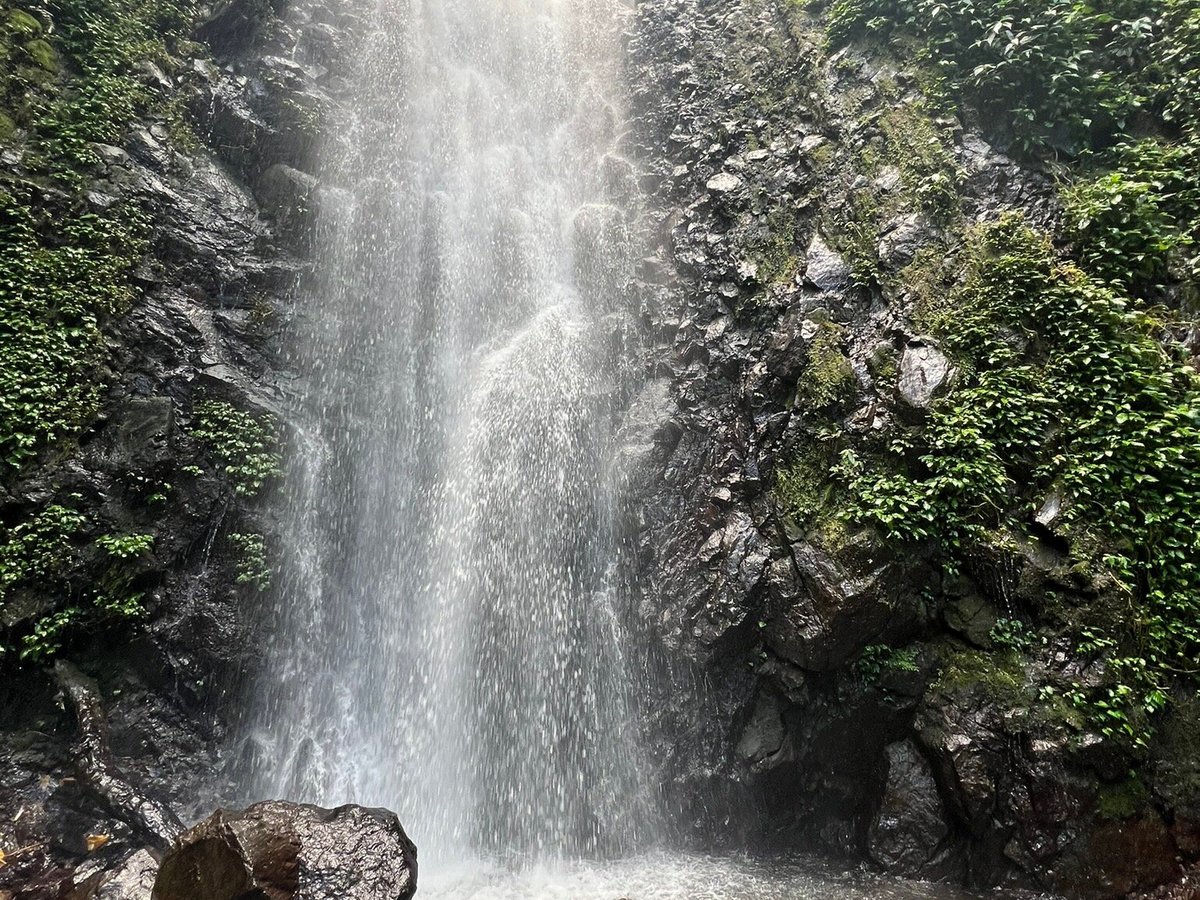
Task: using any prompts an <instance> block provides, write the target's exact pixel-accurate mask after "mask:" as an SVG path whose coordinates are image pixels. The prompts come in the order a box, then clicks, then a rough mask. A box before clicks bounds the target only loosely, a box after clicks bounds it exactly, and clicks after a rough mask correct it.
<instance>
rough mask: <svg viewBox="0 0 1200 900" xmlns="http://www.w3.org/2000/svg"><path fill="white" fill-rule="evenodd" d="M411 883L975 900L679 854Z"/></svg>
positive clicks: (552, 899)
mask: <svg viewBox="0 0 1200 900" xmlns="http://www.w3.org/2000/svg"><path fill="white" fill-rule="evenodd" d="M418 883H419V885H420V888H419V891H418V896H419V897H420V898H421V900H432V898H438V900H969V898H976V897H979V896H980V895H978V894H972V893H967V892H964V891H962V890H959V889H956V888H953V887H949V886H946V885H942V884H932V883H928V882H921V881H903V880H898V879H893V878H885V877H883V876H879V875H875V874H872V873H869V872H866V871H863V870H861V869H853V868H849V869H847V868H841V867H838V866H836V865H834V864H831V863H829V862H827V861H823V860H814V859H789V860H786V861H780V860H769V861H768V860H759V859H751V858H748V857H739V856H730V857H715V856H707V855H702V854H683V853H670V854H667V853H654V854H647V855H645V856H639V857H633V858H630V859H622V860H611V861H604V862H562V863H553V864H548V863H541V864H537V865H533V866H528V867H523V868H520V869H512V868H508V867H505V866H500V865H496V864H492V863H487V862H470V863H459V864H455V865H453V866H436V865H434V864H432V863H431V864H430V865H429V866H427V867H422V868H421V869H420V873H419V877H418ZM992 896H995V895H992Z"/></svg>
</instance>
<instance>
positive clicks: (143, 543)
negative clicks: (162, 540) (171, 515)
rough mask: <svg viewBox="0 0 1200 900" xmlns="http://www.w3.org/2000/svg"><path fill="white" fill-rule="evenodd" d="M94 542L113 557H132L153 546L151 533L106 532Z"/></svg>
mask: <svg viewBox="0 0 1200 900" xmlns="http://www.w3.org/2000/svg"><path fill="white" fill-rule="evenodd" d="M96 544H97V545H98V546H99V547H100V549H101V550H103V551H104V552H105V553H107V554H108V555H109V556H111V557H113V558H114V559H134V558H135V557H138V556H141V555H142V554H143V553H145V552H146V551H147V550H149V549H150V548H151V547H153V546H154V535H152V534H122V535H116V534H106V535H103V536H101V537H98V538H96Z"/></svg>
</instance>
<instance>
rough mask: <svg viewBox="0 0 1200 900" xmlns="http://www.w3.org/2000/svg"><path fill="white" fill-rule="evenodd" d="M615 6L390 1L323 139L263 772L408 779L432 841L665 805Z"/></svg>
mask: <svg viewBox="0 0 1200 900" xmlns="http://www.w3.org/2000/svg"><path fill="white" fill-rule="evenodd" d="M617 21H618V19H617V10H616V9H615V8H614V7H611V6H609V5H608V4H607V3H606V2H596V0H430V2H427V0H379V2H378V3H377V5H376V6H375V8H374V10H373V12H372V19H371V22H370V30H369V33H368V35H367V37H366V40H365V43H364V46H363V48H362V51H361V55H360V58H359V60H360V61H359V64H358V71H357V73H356V75H355V79H354V84H353V92H352V94H353V97H354V107H353V110H352V113H353V114H352V116H351V117H350V120H349V121H348V122H345V123H343V124H342V126H341V127H340V128H339V130H338V133H337V134H336V135H331V136H330V138H329V140H328V142H327V144H328V146H327V147H326V152H325V157H326V159H325V171H324V181H325V183H327V184H329V185H332V186H334V187H333V188H332V189H331V190H329V191H327V193H326V199H325V201H324V202H323V203H322V207H321V210H320V217H319V221H320V224H319V236H318V253H317V256H318V262H319V273H318V275H317V276H315V278H314V279H313V282H314V283H313V284H311V285H310V286H309V287H308V289H307V290H306V291H305V295H304V297H305V299H304V300H303V301H302V309H301V317H302V320H303V321H306V322H307V325H302V326H301V328H300V330H301V332H302V334H303V338H302V342H301V346H300V355H299V357H298V363H299V366H300V367H301V368H302V369H305V370H307V372H308V376H307V377H308V378H309V381H308V382H307V383H308V384H309V385H310V387H309V388H308V397H307V404H306V406H305V407H304V409H303V410H301V411H300V413H299V414H298V415H297V417H296V426H297V429H298V430H299V439H298V441H297V445H298V449H297V451H296V453H295V458H294V460H293V465H292V466H291V469H292V479H293V488H292V493H291V498H292V506H291V529H290V533H289V534H288V535H287V543H288V547H287V548H286V551H285V553H286V555H287V559H286V563H285V565H284V566H283V573H282V575H281V578H280V579H279V581H280V585H279V590H278V595H279V603H280V620H279V623H278V626H277V633H278V643H277V644H276V645H275V646H274V647H273V648H272V650H271V653H270V660H269V663H268V671H267V672H266V673H264V676H263V683H262V687H261V690H260V692H259V699H260V703H259V704H258V706H257V707H256V709H255V710H254V713H253V716H254V725H253V734H252V739H253V741H254V743H255V744H256V745H257V748H258V752H257V753H256V755H255V758H256V759H257V760H258V761H259V762H257V763H256V771H255V773H254V785H255V790H256V792H257V793H260V794H263V795H279V796H287V797H291V798H297V799H304V800H310V801H317V802H324V803H336V802H346V801H350V800H356V801H359V802H364V803H371V804H379V805H387V806H389V807H391V808H393V809H395V810H396V811H397V812H398V813H399V814H400V816H401V818H402V820H403V821H404V822H405V824H406V826H407V827H408V829H409V831H410V833H412V835H413V837H414V839H415V840H416V841H417V842H418V844H419V846H420V847H421V850H422V855H423V857H424V858H429V857H430V856H433V857H434V858H437V857H438V856H442V855H446V856H450V855H453V856H456V857H461V856H462V855H464V854H466V853H484V854H489V855H492V854H512V853H516V854H521V855H529V854H531V853H532V854H536V855H538V856H542V857H544V856H546V855H554V854H568V855H574V854H580V853H594V852H598V851H601V850H603V849H607V848H610V847H620V846H622V845H623V844H626V843H628V842H629V841H630V840H632V839H633V838H634V837H635V836H636V834H637V832H638V831H639V829H645V828H646V827H648V823H649V819H650V816H649V815H648V814H647V810H648V807H649V804H647V803H646V800H645V798H646V796H647V792H646V791H645V790H644V789H642V787H641V779H640V775H639V766H638V762H637V739H636V728H635V717H634V716H632V715H631V710H630V708H629V699H628V695H629V689H630V678H629V676H628V675H627V673H626V665H625V662H624V660H623V659H622V634H621V632H622V629H621V626H620V624H619V616H618V612H617V609H616V603H615V597H616V595H615V593H614V591H613V590H611V589H610V585H609V583H608V582H609V580H610V579H609V573H610V572H611V571H612V569H613V566H614V561H615V559H616V552H617V540H616V536H615V535H614V533H613V528H612V525H611V519H612V514H611V509H610V505H611V503H610V499H609V498H610V495H611V491H610V490H609V488H608V484H609V481H610V478H609V474H608V473H609V471H610V469H609V466H608V465H607V463H606V460H607V458H608V457H607V454H608V450H609V444H610V423H611V420H612V408H611V407H612V401H613V397H614V394H615V392H616V391H617V388H618V379H619V372H620V368H621V367H620V354H619V353H618V351H617V350H615V349H614V348H615V347H617V346H619V343H620V342H619V341H617V340H614V336H615V335H616V334H617V333H618V332H619V330H620V324H621V322H622V321H623V318H624V317H623V316H622V314H621V310H620V306H621V303H622V302H623V298H624V295H625V291H624V290H623V289H624V287H625V275H624V273H625V270H626V268H627V266H626V264H625V261H626V258H627V256H628V247H627V240H626V238H625V235H626V233H627V231H628V230H629V228H628V222H629V220H630V219H631V217H632V216H633V215H634V213H635V210H634V208H633V202H632V199H631V198H632V197H633V191H632V187H633V181H632V178H631V177H630V173H629V167H628V165H627V164H624V163H622V162H621V161H620V160H619V158H617V157H616V156H615V155H614V151H615V141H616V139H617V135H616V132H615V125H616V123H617V122H618V121H619V98H620V81H619V78H618V77H616V73H617V72H618V71H619V67H618V64H617V63H618V58H617V44H616V41H615V40H614V37H615V32H614V29H615V27H616V25H617ZM617 197H622V198H624V201H623V206H616V205H614V200H615V198H617Z"/></svg>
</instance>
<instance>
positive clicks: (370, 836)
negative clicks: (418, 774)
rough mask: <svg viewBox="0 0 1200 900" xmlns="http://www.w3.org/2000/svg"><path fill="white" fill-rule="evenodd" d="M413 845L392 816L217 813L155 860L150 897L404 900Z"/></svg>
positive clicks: (413, 883) (255, 809)
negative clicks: (158, 864)
mask: <svg viewBox="0 0 1200 900" xmlns="http://www.w3.org/2000/svg"><path fill="white" fill-rule="evenodd" d="M416 889H417V853H416V847H414V846H413V843H412V841H410V840H409V839H408V836H407V835H406V834H405V833H404V829H403V828H402V827H401V826H400V821H399V819H397V818H396V816H395V815H394V814H393V813H390V812H388V811H386V810H381V809H366V808H364V807H361V806H341V807H338V808H337V809H332V810H330V809H322V808H320V807H316V806H307V805H302V804H294V803H285V802H282V801H268V802H266V803H259V804H256V805H254V806H251V807H249V808H248V809H245V810H242V811H240V812H226V811H219V812H216V813H214V814H213V815H212V816H210V817H209V818H208V819H206V820H205V821H203V822H201V823H200V824H199V825H197V826H196V827H195V828H192V829H191V830H189V831H187V832H186V833H184V834H183V835H182V836H181V837H180V838H179V839H178V841H176V843H175V845H174V846H173V847H172V848H171V850H170V851H168V852H167V854H166V855H165V856H164V857H163V861H162V865H161V867H160V868H159V873H158V879H157V881H156V882H155V884H154V895H153V898H154V900H196V898H200V897H203V898H205V900H243V898H246V897H251V896H255V897H258V896H262V897H271V898H273V900H409V898H411V897H412V896H413V894H414V893H416Z"/></svg>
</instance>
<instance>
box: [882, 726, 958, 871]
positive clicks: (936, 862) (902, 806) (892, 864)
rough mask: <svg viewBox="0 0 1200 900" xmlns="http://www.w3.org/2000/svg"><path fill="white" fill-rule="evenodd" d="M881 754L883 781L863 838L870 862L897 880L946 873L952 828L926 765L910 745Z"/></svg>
mask: <svg viewBox="0 0 1200 900" xmlns="http://www.w3.org/2000/svg"><path fill="white" fill-rule="evenodd" d="M885 754H886V760H887V782H886V786H885V788H884V792H883V799H882V802H881V803H880V806H879V811H878V812H877V813H876V814H875V817H874V820H873V821H872V822H871V826H870V829H869V831H868V833H867V850H868V852H869V853H870V855H871V858H872V859H873V860H875V862H876V863H878V864H879V865H880V866H882V867H883V868H884V869H886V870H887V871H888V872H892V873H894V874H897V875H905V876H910V877H918V876H925V877H928V876H930V875H942V874H946V869H947V868H948V865H947V860H946V859H945V858H944V856H945V854H944V844H945V842H946V840H947V838H948V837H949V836H950V833H951V829H950V826H949V824H948V823H947V821H946V812H945V810H944V809H943V807H942V801H941V798H940V796H939V794H938V787H937V784H936V782H935V781H934V780H933V772H932V771H931V770H930V768H929V763H928V762H926V761H925V759H924V758H923V757H922V756H921V753H920V751H918V750H917V748H916V747H915V746H914V745H913V743H912V742H911V741H898V742H896V743H893V744H889V745H888V746H887V748H886V749H885Z"/></svg>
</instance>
